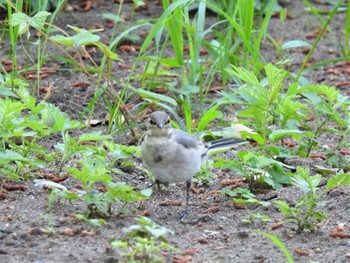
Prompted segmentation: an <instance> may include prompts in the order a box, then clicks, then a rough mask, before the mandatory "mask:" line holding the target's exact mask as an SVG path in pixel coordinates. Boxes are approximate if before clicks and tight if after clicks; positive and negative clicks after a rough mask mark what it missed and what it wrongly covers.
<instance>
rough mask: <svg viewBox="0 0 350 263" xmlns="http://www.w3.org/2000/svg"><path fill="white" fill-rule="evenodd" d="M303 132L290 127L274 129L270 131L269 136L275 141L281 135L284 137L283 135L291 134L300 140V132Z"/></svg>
mask: <svg viewBox="0 0 350 263" xmlns="http://www.w3.org/2000/svg"><path fill="white" fill-rule="evenodd" d="M303 133H304V132H303V131H300V130H297V129H291V130H275V131H273V132H271V134H270V135H269V138H270V139H271V140H272V141H275V140H277V139H279V138H281V137H284V136H291V137H293V138H295V139H297V140H299V141H300V140H301V139H302V136H301V135H302V134H303Z"/></svg>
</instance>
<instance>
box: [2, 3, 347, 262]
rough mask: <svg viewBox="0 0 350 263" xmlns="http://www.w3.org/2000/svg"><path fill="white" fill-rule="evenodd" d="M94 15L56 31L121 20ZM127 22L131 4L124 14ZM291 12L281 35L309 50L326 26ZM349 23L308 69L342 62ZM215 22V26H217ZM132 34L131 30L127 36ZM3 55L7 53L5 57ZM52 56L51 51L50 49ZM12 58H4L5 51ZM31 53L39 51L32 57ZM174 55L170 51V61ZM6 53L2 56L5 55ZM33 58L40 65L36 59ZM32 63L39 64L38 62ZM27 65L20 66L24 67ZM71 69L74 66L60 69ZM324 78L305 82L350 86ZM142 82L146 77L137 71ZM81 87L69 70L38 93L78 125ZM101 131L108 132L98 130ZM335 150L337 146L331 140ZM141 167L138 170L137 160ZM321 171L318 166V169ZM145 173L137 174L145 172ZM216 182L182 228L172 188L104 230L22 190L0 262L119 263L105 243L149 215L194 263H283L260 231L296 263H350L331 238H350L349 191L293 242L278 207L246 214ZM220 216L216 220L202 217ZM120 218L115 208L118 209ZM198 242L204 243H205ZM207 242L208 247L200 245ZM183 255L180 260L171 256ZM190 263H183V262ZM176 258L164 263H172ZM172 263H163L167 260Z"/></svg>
mask: <svg viewBox="0 0 350 263" xmlns="http://www.w3.org/2000/svg"><path fill="white" fill-rule="evenodd" d="M96 3H97V6H95V7H94V8H93V9H92V10H91V11H89V12H84V11H82V10H79V11H78V12H72V13H70V12H62V13H61V14H60V17H59V19H58V20H57V23H58V24H59V25H60V26H63V25H67V24H71V25H77V26H78V25H81V24H84V25H88V26H90V27H91V28H94V27H95V25H96V24H105V23H106V21H105V20H104V19H103V18H102V17H101V16H100V15H101V14H103V13H105V12H111V11H114V12H116V10H117V8H118V5H117V4H113V3H111V2H108V1H103V2H102V1H96ZM149 5H150V8H149V9H148V10H144V11H138V12H137V13H136V16H137V18H138V19H140V18H141V17H142V18H145V19H149V18H153V17H159V15H160V14H161V11H162V9H161V7H160V6H157V5H155V4H154V3H153V2H151V3H149ZM125 7H126V8H127V10H125V13H126V14H127V15H128V14H130V8H131V4H125ZM320 7H322V8H330V7H329V6H326V5H320ZM287 9H288V11H289V12H290V13H291V14H292V15H293V16H294V18H293V19H291V20H287V22H286V23H285V26H284V27H285V28H284V32H285V33H284V39H285V40H293V39H300V40H306V41H309V42H311V41H312V40H308V39H306V37H305V35H306V34H307V33H310V32H312V31H313V30H315V28H316V27H317V26H319V24H320V23H318V21H317V20H316V19H315V17H314V16H312V15H311V14H309V13H307V12H306V10H305V8H304V5H303V4H302V3H301V2H299V1H290V3H289V4H288V5H287ZM344 17H345V14H344V13H339V14H338V15H337V16H336V18H335V19H334V20H333V21H332V29H333V31H331V32H330V33H328V34H327V35H326V36H325V37H324V38H323V39H322V41H321V43H320V45H319V46H318V47H317V49H316V51H315V53H314V55H313V57H312V62H313V63H315V62H320V61H322V60H324V59H330V58H336V57H340V56H341V46H340V43H342V41H341V39H342V37H341V35H342V30H343V28H344V26H343V25H344V21H345V19H344ZM211 19H215V17H212V18H211ZM127 26H128V25H126V27H127ZM281 29H282V25H281V23H280V21H279V19H278V18H272V20H271V22H270V26H269V28H268V33H269V34H271V36H273V37H280V36H281ZM110 34H111V30H110V29H107V30H106V31H105V32H103V33H102V34H101V37H102V39H103V40H108V39H109V37H110ZM6 46H7V44H6V45H4V44H3V45H2V47H3V48H4V47H6ZM49 48H50V50H51V49H53V48H52V47H49ZM5 49H6V48H5ZM273 50H275V49H274V48H273V47H272V46H271V44H269V42H268V41H266V43H263V45H262V56H263V57H264V58H265V60H266V61H267V62H269V61H276V54H275V53H274V51H273ZM33 52H35V51H33ZM169 52H171V51H169ZM1 53H2V51H1ZM118 54H119V55H120V57H121V58H122V59H124V64H126V65H130V66H131V65H132V64H133V61H134V59H135V56H136V55H137V53H136V52H131V53H127V52H118ZM290 55H292V57H293V62H292V63H291V66H290V70H291V71H293V70H296V69H298V68H299V67H300V65H301V63H302V61H303V59H304V58H305V54H302V53H300V52H294V53H293V54H290ZM33 56H34V55H33ZM34 57H35V56H34ZM24 62H25V61H21V60H20V63H24ZM54 63H57V61H55V60H54V59H53V58H50V59H48V61H47V63H46V64H47V65H48V66H52V65H53V64H54ZM61 66H62V67H65V68H69V66H68V65H61ZM332 66H333V65H328V66H327V67H326V68H319V69H317V70H315V71H311V72H310V74H309V75H308V76H307V77H308V80H309V81H310V82H311V83H325V84H327V85H335V84H336V83H338V82H340V81H345V80H347V81H348V80H349V75H346V74H345V73H344V74H343V73H342V74H340V75H332V74H327V73H326V69H327V68H331V67H332ZM137 70H138V71H139V72H142V67H141V66H140V67H139V68H138V69H137ZM113 74H114V75H115V76H117V77H118V78H119V79H120V81H121V83H123V81H125V79H126V77H127V75H128V74H129V71H128V70H125V69H122V68H121V67H120V66H118V64H115V67H114V70H113ZM77 80H86V81H88V80H87V79H86V77H85V76H84V75H83V74H81V73H78V72H72V71H69V70H66V71H58V72H57V73H56V74H55V75H53V76H50V77H49V78H47V79H44V80H42V82H41V85H49V84H51V83H53V84H54V88H53V90H52V94H51V96H50V97H49V99H48V101H49V102H52V103H54V104H55V105H57V106H58V107H60V109H61V110H62V111H64V112H66V113H68V114H69V115H70V116H72V118H76V119H84V117H82V116H80V115H79V113H80V112H82V110H83V107H82V105H86V104H87V103H88V102H89V99H90V97H89V95H88V94H87V93H88V89H86V88H73V87H72V86H71V84H72V83H73V82H75V81H77ZM348 88H349V87H345V88H342V89H343V92H344V93H346V92H348V91H347V90H348ZM99 106H100V107H97V110H96V111H95V113H94V114H95V117H96V118H102V117H103V116H104V115H105V114H106V112H107V111H106V109H105V108H104V107H103V103H100V104H99ZM96 129H104V128H103V127H102V128H93V130H96ZM328 139H329V140H330V141H332V138H328ZM57 140H61V139H60V137H57V136H56V137H54V138H51V139H50V140H49V139H48V140H45V142H44V143H45V145H46V146H47V147H48V148H50V149H52V145H54V144H56V143H57ZM115 140H117V141H121V142H125V138H124V137H123V136H122V135H120V138H119V137H118V138H115ZM134 161H135V162H136V163H138V164H140V160H136V159H135V160H134ZM317 162H318V164H319V162H321V164H322V161H320V160H318V161H317ZM314 164H315V162H314V161H310V160H309V161H308V162H305V161H303V160H302V161H296V165H302V166H308V167H310V168H311V169H313V167H314ZM140 165H141V164H140ZM210 170H211V171H212V172H213V173H214V174H216V175H218V178H217V179H215V180H214V183H213V184H212V185H208V186H204V187H203V189H204V192H203V193H200V194H193V193H192V194H191V205H190V216H189V218H188V219H186V220H185V222H179V221H178V220H177V217H178V215H179V214H180V213H181V211H182V209H183V207H184V205H182V206H181V207H167V206H159V203H160V202H161V201H164V200H181V201H183V200H184V196H185V186H184V185H183V184H178V185H177V186H169V187H167V188H165V189H164V190H163V191H162V192H159V193H156V194H154V195H152V197H151V198H150V199H149V200H147V201H146V202H145V203H144V207H143V208H142V210H137V209H136V205H135V206H134V207H133V206H130V207H129V208H130V211H131V216H129V217H118V216H117V215H113V216H112V217H111V218H108V220H107V224H106V225H104V226H101V227H95V226H92V225H90V224H88V223H85V222H76V221H74V220H73V219H72V217H71V215H72V214H77V213H83V212H84V211H85V209H86V208H85V207H84V204H81V203H79V202H74V203H73V204H69V203H68V202H66V201H64V200H58V201H56V202H54V204H53V207H52V208H51V209H49V208H48V198H49V195H50V192H49V191H47V190H44V189H41V188H38V187H35V186H34V183H33V182H32V181H30V180H26V181H23V182H21V183H23V184H24V185H25V186H26V187H27V189H26V190H25V191H23V192H22V191H14V192H9V193H8V198H7V199H4V200H1V201H0V211H1V212H0V262H8V263H12V262H13V263H17V262H36V263H39V262H40V263H41V262H45V263H49V262H56V263H59V262H106V263H107V262H119V261H118V258H119V256H118V255H119V251H118V250H113V249H112V250H111V249H110V248H111V245H110V244H109V242H108V241H109V240H111V239H113V238H120V237H122V236H123V235H124V233H123V231H122V229H123V228H124V227H127V226H130V225H132V224H135V220H134V217H136V216H140V215H142V214H143V213H144V211H145V210H149V211H150V218H151V219H152V220H153V221H155V222H156V223H157V224H159V225H161V226H164V227H166V228H168V229H169V230H171V231H173V233H174V234H173V235H170V236H169V237H168V240H169V243H170V244H171V245H173V246H175V247H177V248H179V249H180V250H182V251H184V250H187V249H194V248H196V249H198V250H196V252H195V253H194V254H193V255H190V256H191V257H192V262H256V263H258V262H265V263H267V262H286V259H285V257H284V255H283V254H282V253H281V251H280V249H279V248H277V247H276V246H275V245H274V244H273V243H272V242H271V241H270V240H268V239H267V238H265V237H263V236H261V235H259V234H257V233H256V232H254V231H253V230H254V229H259V230H261V231H266V232H269V233H271V234H274V235H276V236H277V237H278V238H279V239H280V240H281V241H282V242H283V243H284V244H285V246H286V247H287V249H288V250H289V251H291V253H292V254H293V258H294V260H295V262H311V261H315V262H350V239H349V238H347V239H346V238H345V239H342V238H334V237H330V236H329V235H328V234H329V233H330V232H331V230H332V229H333V228H335V227H337V226H338V225H344V229H345V232H347V233H350V219H349V218H350V217H349V211H350V210H349V209H350V203H349V198H350V187H349V186H344V187H339V188H337V189H335V190H333V191H332V192H330V193H329V194H328V195H326V196H324V197H322V199H321V201H322V203H323V206H322V207H321V210H322V211H324V212H325V213H326V214H327V215H328V216H329V217H328V219H327V220H324V221H323V222H322V223H321V224H319V225H318V227H317V229H316V231H314V232H304V233H301V234H294V233H293V231H292V230H291V229H290V226H287V225H284V226H282V227H280V228H277V229H274V230H273V229H272V226H273V225H274V224H275V223H276V222H280V220H281V219H282V216H281V214H280V212H279V211H278V210H277V208H276V207H274V205H271V206H269V207H267V208H263V207H259V208H257V207H254V206H252V207H248V209H245V210H240V209H237V208H235V207H234V206H233V203H232V200H231V198H229V197H227V196H224V195H222V194H220V193H217V190H220V189H221V185H220V182H221V181H222V180H223V179H227V178H234V177H235V174H234V173H232V172H226V171H218V170H215V169H210ZM116 180H124V181H126V182H128V183H131V184H132V185H134V186H135V188H136V189H144V188H147V187H148V186H149V185H150V183H151V182H149V180H148V178H145V175H143V174H140V172H138V171H136V170H135V171H133V170H131V171H129V175H128V176H125V177H123V178H116ZM75 183H76V182H74V180H73V179H72V178H69V179H68V180H66V181H64V182H62V184H63V185H66V186H67V187H68V188H69V187H70V186H72V185H74V184H75ZM300 196H301V192H300V191H299V190H298V189H296V188H293V187H286V188H283V189H281V190H278V191H270V192H268V193H266V194H259V195H257V198H258V199H261V200H264V199H270V198H272V199H271V200H270V201H271V202H272V201H274V200H276V199H279V200H284V201H287V202H289V203H293V202H296V200H297V198H298V197H300ZM213 206H218V207H219V210H218V211H217V212H216V213H207V214H204V212H205V211H206V210H207V209H209V208H211V207H213ZM113 208H114V211H116V210H117V208H118V207H113ZM252 213H261V214H266V215H268V216H269V219H270V222H265V223H264V222H262V221H259V220H255V222H254V223H252V224H244V223H243V222H242V219H245V218H248V217H249V214H252ZM40 229H46V230H47V231H49V230H53V231H52V233H51V234H48V233H43V232H42V231H41V230H40ZM64 229H73V230H74V231H75V234H74V235H73V236H69V235H64V234H62V232H61V233H60V230H64ZM84 230H85V231H88V232H94V233H95V235H94V236H86V235H84ZM201 240H202V242H201ZM203 240H206V241H207V242H204V241H203ZM295 249H299V250H303V251H308V252H310V254H309V255H308V256H302V255H300V254H297V253H294V252H293V251H294V250H295ZM174 255H177V254H174ZM178 256H180V257H185V256H184V255H182V256H181V255H178ZM171 257H172V255H170V256H169V257H168V259H167V260H168V261H169V262H171V259H170V258H171ZM165 260H166V259H165Z"/></svg>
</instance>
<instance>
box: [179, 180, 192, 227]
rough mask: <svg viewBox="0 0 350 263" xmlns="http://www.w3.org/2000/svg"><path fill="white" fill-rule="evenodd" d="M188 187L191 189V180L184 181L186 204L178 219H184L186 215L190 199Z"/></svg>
mask: <svg viewBox="0 0 350 263" xmlns="http://www.w3.org/2000/svg"><path fill="white" fill-rule="evenodd" d="M190 189H191V180H188V181H187V182H186V206H185V211H183V213H182V215H181V216H180V220H182V219H185V218H186V217H187V216H188V204H189V201H190Z"/></svg>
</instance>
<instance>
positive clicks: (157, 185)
mask: <svg viewBox="0 0 350 263" xmlns="http://www.w3.org/2000/svg"><path fill="white" fill-rule="evenodd" d="M161 184H162V182H161V181H159V180H158V179H156V180H155V181H154V182H153V183H152V184H151V186H150V187H152V189H153V192H158V191H159V192H160V190H161V188H160V185H161Z"/></svg>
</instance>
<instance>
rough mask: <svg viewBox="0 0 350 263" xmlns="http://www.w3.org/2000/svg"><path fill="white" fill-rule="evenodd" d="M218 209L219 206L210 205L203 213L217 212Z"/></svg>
mask: <svg viewBox="0 0 350 263" xmlns="http://www.w3.org/2000/svg"><path fill="white" fill-rule="evenodd" d="M219 210H220V206H218V205H215V206H212V207H210V208H208V209H207V210H205V211H204V212H203V214H208V213H210V214H214V213H217V212H219Z"/></svg>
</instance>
